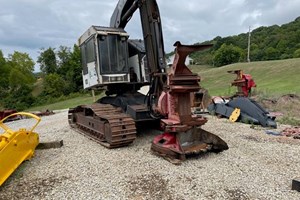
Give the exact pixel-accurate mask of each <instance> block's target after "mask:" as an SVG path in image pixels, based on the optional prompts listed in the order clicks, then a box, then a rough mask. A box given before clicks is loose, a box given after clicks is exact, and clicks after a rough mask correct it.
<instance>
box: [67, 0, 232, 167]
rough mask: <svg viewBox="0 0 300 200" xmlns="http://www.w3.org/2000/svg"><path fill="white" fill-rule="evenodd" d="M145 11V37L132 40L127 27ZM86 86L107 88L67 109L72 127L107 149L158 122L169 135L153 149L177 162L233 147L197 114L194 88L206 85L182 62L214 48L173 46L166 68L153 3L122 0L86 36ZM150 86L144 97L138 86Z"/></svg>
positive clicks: (152, 0) (82, 40) (158, 139)
mask: <svg viewBox="0 0 300 200" xmlns="http://www.w3.org/2000/svg"><path fill="white" fill-rule="evenodd" d="M138 9H139V11H140V17H141V26H142V30H143V36H144V38H143V40H130V39H129V35H128V34H127V33H126V32H125V30H124V28H125V26H126V24H127V23H128V21H129V20H130V18H131V17H132V15H133V13H134V12H135V11H136V10H138ZM79 46H80V49H81V55H82V66H83V71H82V75H83V83H84V88H85V89H105V91H106V92H105V94H106V96H105V97H102V98H101V99H99V100H98V101H97V102H96V103H94V104H92V105H81V106H78V107H76V108H72V109H70V110H69V116H68V117H69V123H70V125H71V127H73V128H74V129H76V130H77V131H79V132H81V133H84V134H85V135H87V136H89V137H90V138H93V139H94V140H96V141H97V142H99V143H100V144H102V145H104V146H106V147H108V148H116V147H121V146H126V145H129V144H131V143H132V142H133V141H134V140H135V138H136V132H137V130H136V124H138V123H141V122H147V121H160V124H161V127H163V129H164V132H163V133H162V134H161V135H158V136H156V137H155V138H154V140H153V142H152V146H151V149H152V150H153V151H154V152H155V153H156V154H158V155H161V156H163V157H164V158H166V159H168V160H169V161H171V162H173V163H180V162H181V161H182V160H185V159H186V156H187V155H189V154H198V153H200V152H206V151H214V152H220V151H223V150H226V149H228V146H227V144H226V143H225V142H224V141H223V140H222V139H221V138H219V137H218V136H216V135H214V134H212V133H209V132H207V131H204V130H203V129H201V128H200V126H201V125H203V124H205V123H206V122H207V119H206V118H204V117H202V116H193V115H192V114H191V93H193V92H195V91H198V90H199V89H200V86H199V81H200V77H199V76H198V75H197V74H193V73H192V72H191V71H190V70H189V69H188V68H187V67H186V65H185V64H184V61H185V58H186V56H187V55H188V54H189V53H191V52H193V51H199V50H204V49H207V48H210V47H211V45H192V46H188V45H181V44H180V42H176V43H175V45H174V46H175V47H176V49H175V50H176V56H175V60H174V63H173V66H172V68H171V70H170V72H169V73H167V72H166V63H165V52H164V44H163V34H162V28H161V18H160V14H159V10H158V6H157V3H156V1H155V0H120V1H119V2H118V4H117V6H116V9H115V11H114V13H113V15H112V17H111V21H110V27H102V26H92V27H90V28H89V29H88V30H87V31H86V32H85V33H84V34H83V35H82V36H81V37H80V38H79ZM146 85H149V91H148V93H147V94H146V95H144V94H141V93H139V92H138V90H139V89H140V88H141V87H142V86H146Z"/></svg>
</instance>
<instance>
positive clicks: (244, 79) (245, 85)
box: [227, 69, 256, 97]
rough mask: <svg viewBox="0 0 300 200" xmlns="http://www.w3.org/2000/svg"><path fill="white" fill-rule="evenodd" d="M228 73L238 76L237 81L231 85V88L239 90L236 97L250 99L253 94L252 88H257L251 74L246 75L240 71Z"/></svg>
mask: <svg viewBox="0 0 300 200" xmlns="http://www.w3.org/2000/svg"><path fill="white" fill-rule="evenodd" d="M227 72H228V73H231V74H236V75H237V77H236V79H235V80H234V81H233V82H232V83H231V86H236V87H237V88H238V91H237V93H236V96H243V97H248V96H249V95H250V94H251V88H253V87H256V83H255V82H254V80H253V79H252V76H251V75H250V74H244V73H243V71H242V70H240V69H239V70H233V71H227Z"/></svg>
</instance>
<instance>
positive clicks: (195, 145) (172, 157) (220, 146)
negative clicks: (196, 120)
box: [151, 126, 228, 164]
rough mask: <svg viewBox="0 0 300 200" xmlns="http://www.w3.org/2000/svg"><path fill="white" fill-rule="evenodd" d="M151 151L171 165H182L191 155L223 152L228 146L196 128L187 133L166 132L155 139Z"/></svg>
mask: <svg viewBox="0 0 300 200" xmlns="http://www.w3.org/2000/svg"><path fill="white" fill-rule="evenodd" d="M151 149H152V151H153V152H154V153H155V154H157V155H159V156H162V157H163V158H165V159H167V160H168V161H170V162H171V163H173V164H180V163H181V162H182V161H184V160H185V159H186V158H187V156H189V155H197V154H201V153H205V152H208V151H212V152H221V151H223V150H227V149H228V145H227V144H226V142H224V141H223V140H222V139H221V138H220V137H218V136H216V135H214V134H212V133H210V132H208V131H205V130H203V129H201V128H199V127H195V126H194V127H193V128H192V129H189V130H187V131H185V132H176V133H171V132H165V133H164V134H161V135H159V136H157V137H155V138H154V140H153V142H152V145H151Z"/></svg>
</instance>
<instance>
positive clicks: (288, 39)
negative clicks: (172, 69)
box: [191, 17, 300, 65]
mask: <svg viewBox="0 0 300 200" xmlns="http://www.w3.org/2000/svg"><path fill="white" fill-rule="evenodd" d="M299 27H300V17H298V18H296V19H295V20H294V21H292V22H290V23H286V24H283V25H281V26H278V25H273V26H269V27H264V26H261V27H258V28H256V29H254V30H252V31H251V45H250V47H251V49H250V60H251V61H263V60H281V59H288V58H299V57H300V29H299ZM202 43H206V44H207V43H209V44H214V46H213V47H212V48H211V49H210V50H209V51H205V52H196V53H194V54H192V55H191V57H192V58H193V59H194V61H195V62H196V63H199V64H211V65H212V64H213V62H214V61H213V60H214V56H215V52H216V51H217V50H218V49H219V48H220V47H221V46H222V45H223V44H226V45H230V44H232V45H234V46H236V47H238V48H240V49H241V50H242V51H243V53H242V55H241V57H240V61H246V60H247V59H246V58H247V47H248V33H241V34H239V35H234V36H228V37H220V36H217V37H215V38H214V39H212V40H210V41H205V42H202Z"/></svg>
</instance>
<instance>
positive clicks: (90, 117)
mask: <svg viewBox="0 0 300 200" xmlns="http://www.w3.org/2000/svg"><path fill="white" fill-rule="evenodd" d="M68 120H69V124H70V126H71V127H72V128H74V129H75V130H76V131H78V132H79V133H82V134H84V135H85V136H87V137H89V138H90V139H93V140H95V141H96V142H98V143H100V144H101V145H103V146H105V147H107V148H117V147H122V146H127V145H129V144H131V143H132V142H133V141H134V140H135V138H136V126H135V122H134V120H133V119H132V118H131V117H130V116H129V115H127V114H125V113H123V111H122V110H121V109H120V108H116V107H113V106H112V105H109V104H100V103H94V104H92V105H82V106H77V107H76V108H72V109H69V113H68Z"/></svg>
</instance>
